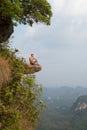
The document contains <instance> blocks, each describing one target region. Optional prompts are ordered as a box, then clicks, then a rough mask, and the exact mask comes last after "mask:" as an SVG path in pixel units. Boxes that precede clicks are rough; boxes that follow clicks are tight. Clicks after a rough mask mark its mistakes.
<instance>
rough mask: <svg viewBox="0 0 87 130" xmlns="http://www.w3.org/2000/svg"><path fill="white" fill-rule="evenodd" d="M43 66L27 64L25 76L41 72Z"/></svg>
mask: <svg viewBox="0 0 87 130" xmlns="http://www.w3.org/2000/svg"><path fill="white" fill-rule="evenodd" d="M41 69H42V68H41V66H40V65H31V64H25V72H24V73H25V74H33V73H36V72H39V71H41Z"/></svg>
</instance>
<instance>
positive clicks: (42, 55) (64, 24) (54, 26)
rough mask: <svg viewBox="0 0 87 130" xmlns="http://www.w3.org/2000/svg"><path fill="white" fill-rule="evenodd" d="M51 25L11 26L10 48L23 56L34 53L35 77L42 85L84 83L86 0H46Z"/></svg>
mask: <svg viewBox="0 0 87 130" xmlns="http://www.w3.org/2000/svg"><path fill="white" fill-rule="evenodd" d="M49 3H50V4H51V7H52V12H53V16H52V18H51V25H50V26H46V25H45V24H42V23H39V24H34V25H33V27H30V26H28V25H26V26H25V25H18V26H17V27H15V28H14V33H13V36H14V38H13V39H12V43H11V47H12V48H17V49H19V53H18V55H19V56H22V57H24V58H25V59H26V62H27V63H29V61H28V58H29V56H30V54H31V53H34V55H35V57H36V58H37V59H38V61H39V64H40V65H41V66H42V70H41V71H40V72H38V73H36V74H35V75H36V80H37V82H38V83H40V84H42V86H45V87H54V86H56V87H60V86H70V87H76V86H85V87H86V86H87V0H49Z"/></svg>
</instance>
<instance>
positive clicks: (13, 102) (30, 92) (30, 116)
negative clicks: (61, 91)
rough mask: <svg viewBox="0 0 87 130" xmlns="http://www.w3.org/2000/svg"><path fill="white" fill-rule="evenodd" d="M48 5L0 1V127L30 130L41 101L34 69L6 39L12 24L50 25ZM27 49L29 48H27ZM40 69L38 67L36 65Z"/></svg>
mask: <svg viewBox="0 0 87 130" xmlns="http://www.w3.org/2000/svg"><path fill="white" fill-rule="evenodd" d="M51 16H52V11H51V6H50V4H49V2H48V1H47V0H40V1H39V0H30V1H28V0H26V1H25V0H22V1H21V0H0V129H1V130H34V129H35V128H36V126H37V125H38V119H39V115H40V112H41V111H42V108H43V107H44V103H43V102H42V100H41V98H40V95H41V90H42V89H41V87H40V85H39V84H38V83H37V82H36V80H35V75H34V74H32V73H35V72H36V71H38V70H36V68H29V66H28V64H27V63H26V61H25V59H24V58H20V57H17V56H16V53H17V52H18V49H14V50H13V49H11V48H10V46H9V38H10V36H11V34H12V33H13V32H14V26H17V25H18V23H19V24H23V25H25V24H28V25H29V26H32V25H33V23H39V22H41V23H45V24H46V25H50V21H51ZM30 51H31V50H30ZM40 70H41V68H40Z"/></svg>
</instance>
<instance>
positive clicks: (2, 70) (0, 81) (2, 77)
mask: <svg viewBox="0 0 87 130" xmlns="http://www.w3.org/2000/svg"><path fill="white" fill-rule="evenodd" d="M9 79H10V69H9V65H8V61H6V60H5V59H3V58H2V57H0V88H1V87H2V86H3V85H4V86H5V85H6V84H7V83H8V82H9Z"/></svg>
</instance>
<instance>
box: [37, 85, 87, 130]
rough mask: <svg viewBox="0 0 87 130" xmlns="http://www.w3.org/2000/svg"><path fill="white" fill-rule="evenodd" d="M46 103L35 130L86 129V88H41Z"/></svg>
mask: <svg viewBox="0 0 87 130" xmlns="http://www.w3.org/2000/svg"><path fill="white" fill-rule="evenodd" d="M42 98H43V100H44V102H45V104H46V105H47V107H46V109H45V110H44V111H43V113H42V114H41V119H40V121H41V124H40V126H39V127H38V128H37V130H87V88H84V87H76V88H70V87H60V88H57V87H56V88H53V87H52V88H43V97H42Z"/></svg>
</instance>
